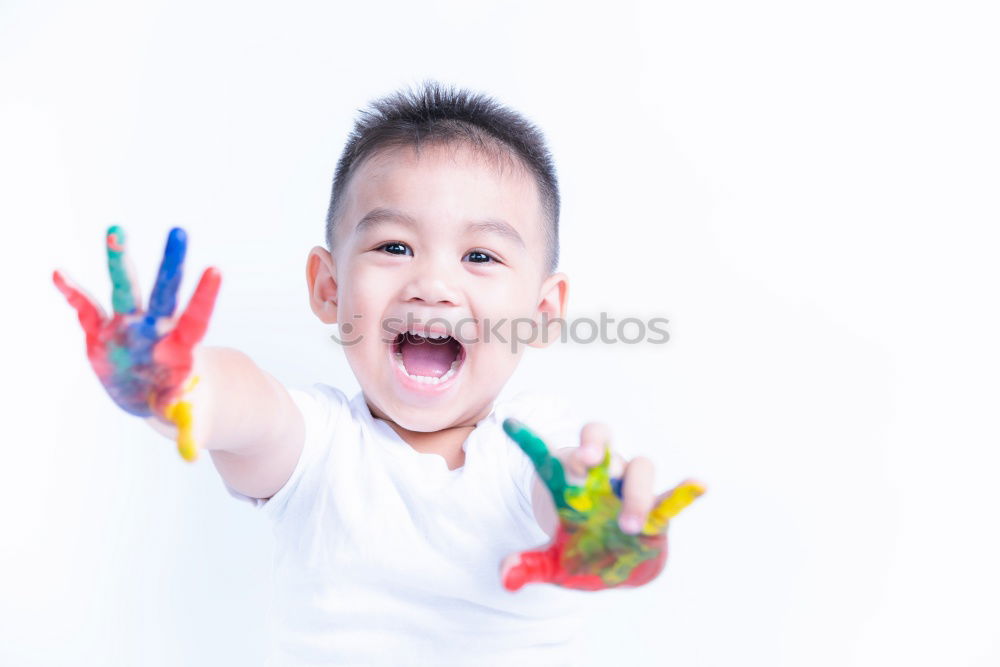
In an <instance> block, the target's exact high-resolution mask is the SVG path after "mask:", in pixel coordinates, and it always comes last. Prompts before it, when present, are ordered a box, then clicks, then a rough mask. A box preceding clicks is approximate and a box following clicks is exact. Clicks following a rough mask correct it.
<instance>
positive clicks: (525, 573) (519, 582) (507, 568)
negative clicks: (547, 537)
mask: <svg viewBox="0 0 1000 667" xmlns="http://www.w3.org/2000/svg"><path fill="white" fill-rule="evenodd" d="M558 571H559V558H558V554H557V551H556V549H555V548H553V547H548V548H545V549H539V550H536V551H522V552H521V553H515V554H511V555H509V556H507V557H506V558H504V559H503V562H502V563H501V564H500V581H501V582H502V583H503V587H504V588H506V589H507V590H508V591H516V590H517V589H519V588H521V587H522V586H524V585H525V584H530V583H533V582H547V581H552V580H553V579H554V578H555V575H556V573H557V572H558Z"/></svg>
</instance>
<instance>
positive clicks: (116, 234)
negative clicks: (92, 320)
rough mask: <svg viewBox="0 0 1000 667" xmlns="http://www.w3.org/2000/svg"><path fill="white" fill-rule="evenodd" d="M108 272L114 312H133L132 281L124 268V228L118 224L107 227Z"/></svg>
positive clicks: (124, 313)
mask: <svg viewBox="0 0 1000 667" xmlns="http://www.w3.org/2000/svg"><path fill="white" fill-rule="evenodd" d="M107 243H108V272H109V273H110V274H111V287H112V291H111V306H112V307H113V308H114V311H115V312H116V313H121V314H123V315H127V314H129V313H132V312H135V296H134V295H133V294H132V281H131V279H130V278H129V275H128V271H127V270H126V269H125V230H124V229H122V228H121V227H120V226H118V225H114V226H112V227H110V228H109V229H108V235H107Z"/></svg>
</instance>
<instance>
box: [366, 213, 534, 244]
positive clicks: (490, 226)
mask: <svg viewBox="0 0 1000 667" xmlns="http://www.w3.org/2000/svg"><path fill="white" fill-rule="evenodd" d="M385 222H398V223H400V224H403V225H406V226H407V227H416V226H417V221H416V220H415V219H414V218H413V217H412V216H409V215H407V214H406V213H403V212H402V211H397V210H396V209H394V208H387V207H385V206H379V207H377V208H373V209H372V210H370V211H368V213H366V214H365V215H364V217H362V218H361V219H360V220H358V224H357V226H356V227H355V228H354V231H355V232H357V233H361V232H364V231H366V230H368V229H371V228H373V227H376V226H378V225H380V224H382V223H385ZM466 231H469V232H480V233H487V234H497V235H499V236H503V237H504V238H507V239H510V240H511V241H513V242H515V243H517V244H518V245H520V246H521V247H526V245H525V243H524V239H522V238H521V235H520V234H518V233H517V230H516V229H514V227H513V226H511V224H510V223H507V222H504V221H503V220H499V219H497V218H487V219H485V220H477V221H475V222H470V223H469V224H468V225H467V226H466Z"/></svg>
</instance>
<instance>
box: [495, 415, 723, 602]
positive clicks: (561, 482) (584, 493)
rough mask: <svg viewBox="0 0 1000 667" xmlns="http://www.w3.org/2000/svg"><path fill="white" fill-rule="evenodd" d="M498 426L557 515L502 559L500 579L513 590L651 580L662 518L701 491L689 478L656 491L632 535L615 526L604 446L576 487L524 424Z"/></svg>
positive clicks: (616, 506) (616, 507)
mask: <svg viewBox="0 0 1000 667" xmlns="http://www.w3.org/2000/svg"><path fill="white" fill-rule="evenodd" d="M503 428H504V431H506V433H507V435H509V436H510V437H511V438H512V439H513V440H514V442H516V443H517V444H518V446H520V447H521V449H522V450H523V451H524V453H525V454H527V455H528V458H530V459H531V462H532V463H533V464H534V466H535V470H536V471H537V472H538V476H539V477H540V478H541V480H542V482H543V483H544V484H545V486H546V488H547V489H548V490H549V493H550V494H551V495H552V500H553V501H554V502H555V506H556V510H557V512H558V515H559V527H558V530H557V532H556V536H555V538H554V539H553V541H552V542H551V543H550V544H549V545H548V546H546V547H544V548H542V549H536V550H531V551H524V552H521V553H519V554H513V555H512V556H511V557H509V558H507V559H506V560H505V561H504V563H503V566H502V568H501V579H502V582H503V586H504V587H505V588H507V589H508V590H512V591H514V590H517V589H519V588H521V587H522V586H524V585H525V584H528V583H550V584H556V585H558V586H563V587H566V588H575V589H580V590H588V591H596V590H602V589H606V588H615V587H619V586H641V585H643V584H646V583H648V582H650V581H652V580H653V579H654V578H655V577H656V576H657V575H658V574H659V573H660V571H661V570H662V569H663V566H664V563H665V562H666V558H667V527H668V524H669V521H670V519H672V518H673V517H675V516H677V514H678V513H680V511H681V510H683V509H684V508H685V507H687V506H688V505H690V504H691V503H692V502H693V501H694V499H695V498H697V497H698V496H700V495H701V494H702V493H704V492H705V489H704V487H702V486H701V485H700V484H698V483H697V482H692V481H687V482H683V483H682V484H680V485H679V486H677V487H676V488H674V489H673V490H671V491H669V492H667V493H664V494H662V495H661V496H660V497H659V498H658V499H657V501H656V504H655V506H654V508H653V510H652V511H651V512H650V513H649V515H648V517H647V520H646V523H645V525H644V526H643V528H642V530H641V531H640V532H639V533H638V534H636V535H630V534H628V533H624V532H622V530H621V529H620V528H619V526H618V515H619V514H620V512H621V507H622V502H621V497H620V494H621V480H617V479H611V478H610V477H609V474H608V468H609V466H610V463H611V451H610V450H609V449H605V452H604V459H603V460H602V461H601V463H600V464H598V465H596V466H594V467H592V468H591V469H590V470H589V471H588V472H587V477H586V479H585V480H584V483H583V485H582V486H576V485H573V484H570V483H568V482H567V480H566V474H565V471H564V469H563V466H562V463H561V462H560V461H559V459H557V458H555V457H554V456H552V454H551V453H550V452H549V449H548V447H546V445H545V443H544V442H543V441H542V439H541V438H539V437H538V436H537V435H535V434H534V433H532V432H531V430H529V429H528V428H527V427H526V426H525V425H524V424H522V423H520V422H519V421H517V420H514V419H507V420H505V421H504V424H503Z"/></svg>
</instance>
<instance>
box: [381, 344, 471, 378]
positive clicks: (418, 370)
mask: <svg viewBox="0 0 1000 667" xmlns="http://www.w3.org/2000/svg"><path fill="white" fill-rule="evenodd" d="M392 352H393V357H394V358H395V360H396V365H397V366H398V367H399V368H400V370H402V371H403V373H405V374H406V375H407V376H408V377H409V378H410V379H411V380H413V381H415V382H418V383H420V384H426V385H440V384H444V383H446V382H448V381H449V380H451V379H452V378H453V377H455V375H456V374H457V373H458V369H459V368H461V366H462V362H463V361H465V348H464V347H463V346H462V344H461V343H460V342H458V340H456V339H455V338H453V337H451V336H447V335H444V334H427V335H426V336H425V335H421V334H416V333H413V332H409V331H408V332H405V333H401V334H399V335H397V336H396V340H395V341H394V342H393V344H392Z"/></svg>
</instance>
